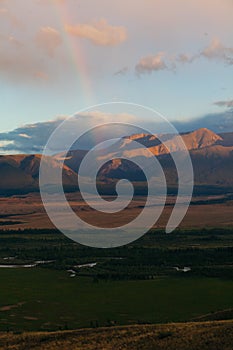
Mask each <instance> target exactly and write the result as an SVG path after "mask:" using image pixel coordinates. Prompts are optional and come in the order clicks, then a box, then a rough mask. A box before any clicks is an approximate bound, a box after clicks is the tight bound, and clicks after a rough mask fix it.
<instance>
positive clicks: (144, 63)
mask: <svg viewBox="0 0 233 350" xmlns="http://www.w3.org/2000/svg"><path fill="white" fill-rule="evenodd" d="M164 56H165V53H164V52H159V53H157V54H156V55H154V56H153V55H151V56H146V57H143V58H142V59H141V60H140V61H139V62H138V64H137V65H136V67H135V70H136V73H137V74H143V73H152V72H154V71H159V70H163V69H167V68H168V67H167V65H166V63H165V61H164Z"/></svg>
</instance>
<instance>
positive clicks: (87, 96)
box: [51, 1, 95, 105]
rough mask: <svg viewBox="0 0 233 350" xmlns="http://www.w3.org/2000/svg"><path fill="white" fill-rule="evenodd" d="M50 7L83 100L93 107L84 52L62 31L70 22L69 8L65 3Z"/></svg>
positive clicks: (92, 95)
mask: <svg viewBox="0 0 233 350" xmlns="http://www.w3.org/2000/svg"><path fill="white" fill-rule="evenodd" d="M51 6H53V8H54V12H55V13H56V15H57V16H58V21H59V26H60V30H61V32H62V33H63V34H64V38H65V45H66V47H67V52H69V57H70V58H71V62H72V65H73V67H74V70H75V71H77V79H78V81H79V85H80V87H81V90H82V92H83V97H84V100H85V101H86V103H88V104H89V105H93V104H95V99H94V93H93V88H92V80H91V77H90V74H89V71H88V66H87V59H86V57H85V52H84V50H83V48H82V47H81V43H80V41H79V40H76V41H75V40H73V38H72V37H71V36H70V35H68V34H67V33H65V30H64V28H65V26H66V25H67V24H68V23H70V22H71V15H70V9H69V6H68V5H67V2H66V1H64V3H62V4H59V5H58V4H56V3H55V2H53V3H52V4H51ZM79 93H80V91H79Z"/></svg>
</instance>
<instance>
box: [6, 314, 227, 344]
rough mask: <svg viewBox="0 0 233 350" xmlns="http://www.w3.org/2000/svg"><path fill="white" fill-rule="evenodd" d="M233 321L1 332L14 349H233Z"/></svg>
mask: <svg viewBox="0 0 233 350" xmlns="http://www.w3.org/2000/svg"><path fill="white" fill-rule="evenodd" d="M232 332H233V321H221V322H206V323H184V324H182V323H180V324H167V325H141V326H140V325H137V326H130V327H110V328H99V329H83V330H75V331H60V332H51V333H42V332H40V333H25V334H21V335H14V334H11V333H8V334H4V333H3V334H1V335H0V349H2V350H4V349H14V350H26V349H30V350H55V349H59V350H67V349H72V350H83V349H85V350H97V349H98V350H115V349H119V350H155V349H158V350H168V349H169V350H187V349H188V350H199V349H202V350H231V349H232V340H233V339H232Z"/></svg>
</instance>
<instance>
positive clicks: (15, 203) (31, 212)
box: [0, 193, 233, 229]
mask: <svg viewBox="0 0 233 350" xmlns="http://www.w3.org/2000/svg"><path fill="white" fill-rule="evenodd" d="M67 196H68V200H69V203H70V205H71V206H72V208H73V210H74V211H75V212H76V213H77V214H78V215H79V216H80V217H81V218H83V219H84V220H86V221H88V222H90V218H92V219H94V222H93V221H91V223H93V224H96V225H99V226H102V227H114V226H119V224H124V223H126V222H129V221H131V220H132V219H133V218H135V217H136V216H137V215H138V214H139V213H140V212H141V210H142V209H141V206H142V205H143V203H144V199H143V197H137V198H136V200H134V201H132V203H131V204H130V206H129V208H127V209H126V210H125V211H123V212H119V213H118V214H114V215H110V216H108V215H102V216H101V215H97V214H96V213H95V212H92V209H90V208H89V207H88V206H87V205H86V204H85V203H84V202H83V201H82V199H81V198H80V195H79V194H77V193H73V194H69V195H67ZM109 198H110V197H109ZM208 198H209V197H208ZM213 198H214V197H213ZM198 199H200V197H199V198H198ZM202 199H206V198H204V197H203V198H202ZM169 201H170V204H171V202H172V201H174V199H173V198H172V197H171V198H170V199H169ZM0 206H1V218H0V226H1V228H8V229H18V228H53V224H52V223H51V221H50V220H49V218H48V216H47V214H46V212H45V209H44V208H43V204H42V202H41V199H40V196H39V194H30V195H27V196H12V197H8V198H7V197H2V198H0ZM57 208H58V210H59V203H57ZM60 208H61V209H60V213H59V215H60V217H61V219H62V206H61V205H60ZM232 209H233V201H227V202H223V203H218V204H200V205H191V206H190V207H189V210H188V212H187V214H186V216H185V218H184V219H183V221H182V223H181V225H180V227H183V228H184V227H185V228H195V227H231V226H233V216H232ZM171 211H172V206H166V207H165V209H164V211H163V214H162V216H161V218H160V219H159V221H158V222H157V224H156V227H165V225H166V222H167V220H168V218H169V215H170V214H171ZM90 213H92V214H91V215H90ZM122 213H124V214H125V215H122ZM6 221H8V224H7V226H5V225H4V222H6ZM9 221H11V222H12V225H10V224H9ZM14 221H16V222H17V224H15V225H14V224H13V222H14ZM19 222H20V223H19Z"/></svg>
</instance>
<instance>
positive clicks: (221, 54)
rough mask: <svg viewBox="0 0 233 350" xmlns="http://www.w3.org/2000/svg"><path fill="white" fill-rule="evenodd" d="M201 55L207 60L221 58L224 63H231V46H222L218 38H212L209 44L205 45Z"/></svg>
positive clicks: (232, 60)
mask: <svg viewBox="0 0 233 350" xmlns="http://www.w3.org/2000/svg"><path fill="white" fill-rule="evenodd" d="M201 56H203V57H205V58H208V59H209V60H221V61H224V62H225V63H226V64H230V65H232V64H233V47H227V46H224V45H223V44H222V43H221V42H220V40H219V39H218V38H214V39H213V40H212V41H211V43H210V45H209V46H207V47H205V48H204V50H202V52H201Z"/></svg>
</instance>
